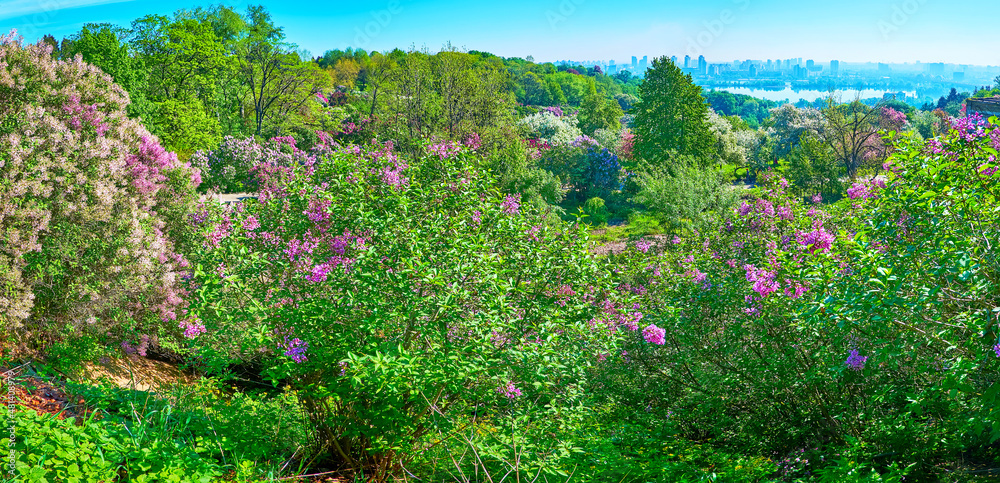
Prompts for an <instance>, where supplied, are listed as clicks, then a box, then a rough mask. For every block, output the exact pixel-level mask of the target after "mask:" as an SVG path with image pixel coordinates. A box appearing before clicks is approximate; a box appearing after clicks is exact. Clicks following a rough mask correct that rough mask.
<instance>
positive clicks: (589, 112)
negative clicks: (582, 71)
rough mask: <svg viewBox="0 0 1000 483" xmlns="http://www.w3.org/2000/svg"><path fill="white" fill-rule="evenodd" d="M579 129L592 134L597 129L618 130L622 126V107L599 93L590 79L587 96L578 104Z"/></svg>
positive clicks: (589, 134)
mask: <svg viewBox="0 0 1000 483" xmlns="http://www.w3.org/2000/svg"><path fill="white" fill-rule="evenodd" d="M579 118H580V129H581V130H582V131H583V133H584V134H586V135H588V136H592V135H593V134H594V131H596V130H598V129H610V130H613V131H618V130H620V129H621V128H622V124H621V118H622V109H621V107H620V106H619V105H618V102H617V101H615V100H613V99H608V98H607V96H604V95H602V94H599V93H598V92H597V89H596V87H595V84H594V81H593V80H591V81H590V85H589V86H588V89H587V97H585V98H584V100H583V103H582V104H580V114H579Z"/></svg>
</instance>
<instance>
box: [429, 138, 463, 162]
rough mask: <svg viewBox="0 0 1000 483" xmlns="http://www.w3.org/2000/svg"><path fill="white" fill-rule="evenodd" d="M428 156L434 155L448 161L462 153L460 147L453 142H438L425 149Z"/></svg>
mask: <svg viewBox="0 0 1000 483" xmlns="http://www.w3.org/2000/svg"><path fill="white" fill-rule="evenodd" d="M427 151H428V152H429V153H430V154H436V155H437V156H438V157H439V158H441V159H448V158H450V157H452V156H455V155H456V154H458V153H459V152H461V151H462V148H461V146H460V145H458V144H456V143H453V142H448V141H445V142H440V143H437V144H432V145H430V146H428V147H427Z"/></svg>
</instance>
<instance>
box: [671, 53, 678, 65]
mask: <svg viewBox="0 0 1000 483" xmlns="http://www.w3.org/2000/svg"><path fill="white" fill-rule="evenodd" d="M670 62H673V63H674V65H677V56H676V55H671V56H670Z"/></svg>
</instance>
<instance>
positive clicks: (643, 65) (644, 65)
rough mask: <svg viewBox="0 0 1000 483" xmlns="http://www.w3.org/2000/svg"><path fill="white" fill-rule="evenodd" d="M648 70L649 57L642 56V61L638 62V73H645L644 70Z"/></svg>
mask: <svg viewBox="0 0 1000 483" xmlns="http://www.w3.org/2000/svg"><path fill="white" fill-rule="evenodd" d="M648 68H649V56H648V55H644V56H642V60H641V61H639V72H646V69H648Z"/></svg>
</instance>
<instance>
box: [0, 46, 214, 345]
mask: <svg viewBox="0 0 1000 483" xmlns="http://www.w3.org/2000/svg"><path fill="white" fill-rule="evenodd" d="M128 102H129V101H128V95H127V94H126V93H125V92H124V91H123V90H122V89H121V88H120V87H118V86H117V85H115V84H114V83H112V81H111V78H110V77H109V76H107V75H106V74H104V73H102V72H101V71H100V70H99V69H97V68H96V67H92V66H90V65H87V64H85V63H83V62H82V60H81V59H80V57H79V56H78V57H77V58H76V59H75V60H73V61H56V60H53V58H52V56H51V47H49V46H46V45H44V44H38V45H29V46H23V45H22V44H21V42H20V40H19V39H18V38H17V37H16V34H15V33H14V32H12V33H11V34H10V35H8V36H4V37H0V287H2V289H0V323H2V327H3V328H4V329H5V330H12V329H19V328H25V329H29V330H31V331H33V332H31V333H33V334H34V335H35V336H36V337H37V336H42V337H45V336H49V337H53V338H54V337H57V334H58V335H66V334H79V333H80V332H89V333H91V334H105V335H112V336H113V337H118V336H121V335H122V334H123V332H124V333H125V334H126V335H128V333H129V332H130V331H131V330H132V329H133V328H135V329H137V330H138V329H142V330H152V329H153V327H152V326H153V325H155V324H156V323H157V322H159V321H160V320H161V319H162V320H164V321H174V320H175V319H182V318H183V317H184V315H183V306H184V300H183V298H184V291H183V290H182V289H181V288H180V286H179V274H180V271H181V270H183V269H185V268H186V267H187V266H188V265H187V264H188V262H187V261H186V260H185V258H184V257H183V256H182V255H181V254H179V253H177V249H176V247H177V246H178V245H179V244H181V245H182V244H184V243H185V236H184V231H183V229H182V228H181V226H182V225H181V220H182V219H183V218H184V217H185V216H186V213H187V211H188V209H189V207H190V205H191V203H192V202H193V200H194V192H193V190H194V186H197V184H198V183H199V182H200V179H199V175H198V172H197V170H192V169H191V168H190V166H188V165H184V164H181V163H180V162H178V160H177V157H176V156H175V155H174V154H173V153H168V152H166V151H165V150H164V149H163V148H162V147H161V146H160V145H159V143H158V142H157V140H156V138H154V137H153V136H152V135H151V134H149V132H148V131H146V130H145V129H144V128H143V127H142V126H141V125H140V124H139V123H138V122H136V121H134V120H131V119H129V118H128V116H127V114H126V106H127V105H128ZM172 324H176V322H172ZM44 340H45V339H39V340H36V342H44Z"/></svg>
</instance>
